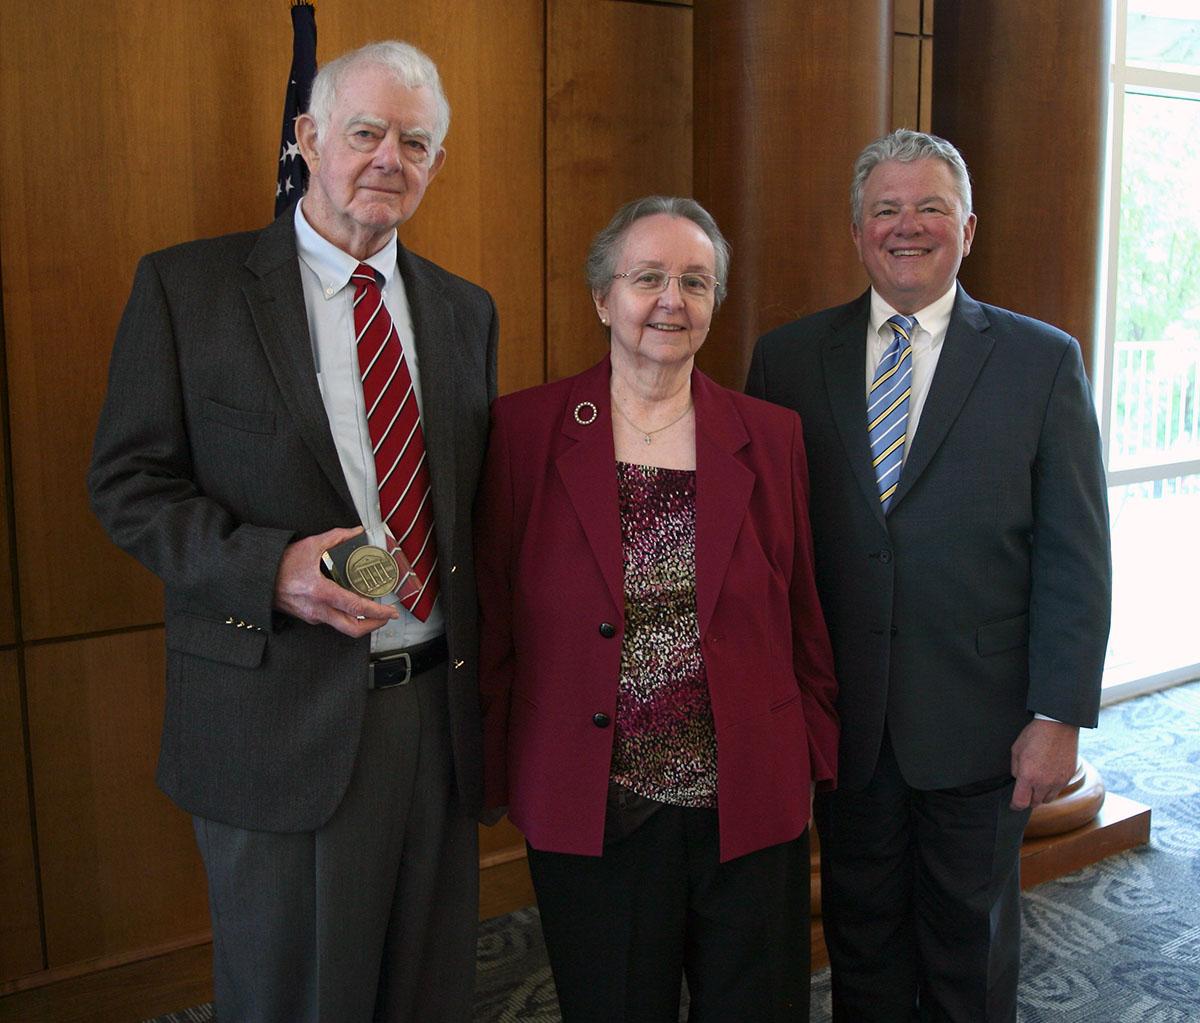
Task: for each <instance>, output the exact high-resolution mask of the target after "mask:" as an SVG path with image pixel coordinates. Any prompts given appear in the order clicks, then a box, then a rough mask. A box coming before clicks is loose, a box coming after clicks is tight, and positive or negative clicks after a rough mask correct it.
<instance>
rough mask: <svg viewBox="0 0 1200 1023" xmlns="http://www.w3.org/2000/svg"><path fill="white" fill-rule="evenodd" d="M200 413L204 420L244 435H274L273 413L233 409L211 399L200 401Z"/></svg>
mask: <svg viewBox="0 0 1200 1023" xmlns="http://www.w3.org/2000/svg"><path fill="white" fill-rule="evenodd" d="M200 412H201V415H203V416H204V418H205V419H207V420H210V421H211V422H214V423H220V424H221V425H222V426H231V427H233V429H235V430H242V431H243V432H245V433H274V432H275V413H274V412H255V411H252V410H250V409H240V408H234V407H233V406H231V405H222V404H221V403H220V402H219V401H213V399H212V398H203V397H202V398H201V399H200Z"/></svg>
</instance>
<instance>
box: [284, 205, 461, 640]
mask: <svg viewBox="0 0 1200 1023" xmlns="http://www.w3.org/2000/svg"><path fill="white" fill-rule="evenodd" d="M303 205H304V200H303V199H302V200H301V201H300V202H299V203H297V204H296V216H295V225H296V249H297V251H298V252H299V255H300V280H301V282H302V284H303V286H304V306H305V309H306V310H307V312H308V330H309V334H310V335H311V337H312V345H313V364H314V365H315V366H316V370H317V383H318V384H319V385H320V388H321V398H322V400H323V401H324V403H325V414H326V416H328V418H329V428H330V430H331V431H332V432H333V442H334V445H335V446H336V447H337V453H338V460H339V461H340V462H341V464H342V472H343V473H344V474H345V477H346V484H347V486H349V488H350V496H351V497H352V498H353V499H354V509H355V511H357V512H358V517H359V520H360V521H361V523H362V525H363V526H364V527H365V528H366V531H367V536H368V537H369V538H370V540H371V542H372V543H373V544H375V545H377V546H380V547H382V546H385V544H384V526H383V517H382V514H381V513H380V511H379V487H378V484H377V482H376V477H375V456H374V453H373V452H372V445H371V433H370V430H369V429H368V427H367V410H366V404H365V402H364V401H363V393H362V377H361V375H360V374H359V369H358V353H357V351H356V349H355V344H354V339H355V331H354V288H353V286H351V284H350V275H351V274H352V273H353V272H354V270H355V269H356V268H357V266H358V262H359V261H358V260H357V259H355V258H354V257H353V256H351V255H350V254H349V253H346V252H343V251H342V250H341V249H339V248H338V247H337V246H336V245H334V244H332V243H331V242H328V241H326V240H325V239H324V238H322V237H321V236H320V235H319V234H317V232H316V231H314V230H313V228H312V226H311V225H310V224H309V223H308V221H307V220H305V219H304V211H303ZM363 262H365V263H366V264H367V265H368V266H370V267H372V268H373V269H374V270H375V271H376V272H378V274H379V275H380V276H381V277H382V278H383V281H384V284H383V303H384V305H385V306H387V310H388V312H389V313H390V314H391V317H392V322H393V323H394V324H395V326H396V334H397V336H398V337H399V339H400V345H401V347H402V348H403V349H404V358H405V360H406V361H407V362H408V370H409V373H411V374H412V381H413V394H414V395H415V396H416V399H417V408H418V409H420V410H423V409H424V405H423V404H422V400H421V373H420V368H419V364H418V361H417V350H416V346H415V344H414V342H413V326H412V315H411V313H410V311H409V308H408V296H407V294H406V293H405V291H404V281H403V279H402V278H401V277H400V272H399V270H398V269H397V267H396V235H395V234H394V233H393V234H392V236H391V238H390V239H389V241H388V243H387V244H386V245H385V246H384V247H383V248H382V249H380V250H379V251H378V252H376V253H375V254H374V255H373V256H371V257H369V258H368V259H366V260H363ZM343 525H346V526H354V525H355V523H353V522H346V523H343ZM435 535H436V534H435ZM381 603H385V604H391V605H393V606H395V607H396V608H397V609H398V610H399V611H400V617H399V618H398V619H397V620H396V621H389V622H388V623H387V624H386V625H384V626H383V627H382V628H380V629H376V630H375V632H373V633H372V634H371V652H372V653H382V652H384V651H387V650H396V649H400V648H403V647H408V646H413V645H414V644H416V643H423V642H424V641H426V640H429V639H434V638H435V637H437V636H440V635H441V634H442V633H443V632H445V631H446V622H445V615H444V613H443V611H442V602H441V597H440V596H439V597H438V599H437V601H436V602H435V603H434V605H433V610H432V612H431V613H430V615H429V619H428V620H427V621H424V622H422V621H420V620H419V619H418V618H417V617H416V616H415V615H413V614H412V613H411V612H409V611H408V610H407V609H406V608H404V607H402V606H401V605H400V603H399V601H398V600H397V599H396V597H395V596H388V597H385V598H383V600H382V601H381Z"/></svg>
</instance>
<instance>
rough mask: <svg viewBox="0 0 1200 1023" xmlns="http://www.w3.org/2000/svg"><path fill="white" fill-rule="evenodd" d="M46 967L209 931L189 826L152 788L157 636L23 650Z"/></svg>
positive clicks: (159, 701)
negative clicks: (46, 958)
mask: <svg viewBox="0 0 1200 1023" xmlns="http://www.w3.org/2000/svg"><path fill="white" fill-rule="evenodd" d="M25 667H26V687H27V691H28V701H29V734H30V747H31V751H32V761H33V776H34V779H35V792H34V798H35V801H36V811H37V821H38V837H39V857H40V863H41V877H42V892H43V901H44V906H45V927H46V948H47V957H48V960H49V964H48V965H49V967H50V968H52V969H53V968H55V967H60V966H65V965H67V964H69V963H73V962H78V961H79V960H82V959H88V958H92V957H95V956H102V955H109V954H113V953H119V952H128V951H132V950H136V949H142V948H151V947H154V946H156V945H159V944H161V943H165V942H169V941H172V940H174V939H177V938H180V937H181V936H185V935H188V934H194V933H199V932H203V931H205V930H207V928H208V904H207V896H206V888H205V882H204V873H203V868H202V866H201V863H200V857H199V854H198V853H197V851H196V844H195V840H194V838H193V835H192V825H191V820H190V818H189V817H188V816H187V815H186V814H184V813H183V812H182V811H180V810H178V809H176V808H175V807H173V806H171V805H170V803H169V802H168V800H167V798H166V796H164V795H163V794H162V793H161V792H159V791H158V789H157V788H155V786H154V766H155V760H156V757H157V750H158V736H159V731H160V728H161V725H162V709H163V693H164V690H163V671H164V651H163V635H162V631H161V630H160V629H146V630H142V631H137V632H129V633H124V634H120V635H112V636H105V637H100V638H92V639H85V640H78V641H71V642H62V643H47V644H44V645H40V646H36V647H32V648H30V649H28V650H27V651H26V662H25Z"/></svg>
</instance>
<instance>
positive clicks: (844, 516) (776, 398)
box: [747, 287, 1111, 789]
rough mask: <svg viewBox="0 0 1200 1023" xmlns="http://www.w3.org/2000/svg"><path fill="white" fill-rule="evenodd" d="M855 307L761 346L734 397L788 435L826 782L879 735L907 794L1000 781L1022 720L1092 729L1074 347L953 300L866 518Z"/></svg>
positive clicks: (1091, 457)
mask: <svg viewBox="0 0 1200 1023" xmlns="http://www.w3.org/2000/svg"><path fill="white" fill-rule="evenodd" d="M869 310H870V292H868V293H867V294H865V295H863V296H862V297H860V298H859V299H857V300H856V301H854V302H851V303H850V304H848V305H845V306H840V307H838V308H834V309H828V310H825V311H824V312H820V313H817V314H815V315H813V316H809V317H807V318H805V319H802V320H799V321H796V322H794V323H790V324H787V325H786V326H783V327H780V328H778V329H777V330H774V331H772V332H771V333H769V334H767V335H766V336H765V337H763V338H762V339H761V340H760V341H759V343H758V346H757V348H756V350H755V353H754V358H753V361H752V364H751V367H750V375H749V380H748V383H747V391H748V393H750V394H754V395H757V396H759V397H762V398H766V399H768V400H770V401H773V402H776V403H778V404H780V405H784V406H787V407H788V408H792V409H795V410H796V411H797V412H799V413H800V417H801V420H802V422H803V424H804V437H805V445H806V447H807V450H808V464H809V472H810V476H811V487H812V498H811V503H810V511H811V517H812V529H813V541H814V549H815V552H816V569H817V586H818V590H819V592H820V595H821V601H822V605H823V607H824V609H825V616H826V620H827V622H828V624H829V630H830V636H831V639H832V642H833V650H834V661H835V672H836V675H837V678H838V682H839V686H840V691H839V698H838V712H839V716H840V718H841V721H842V742H841V747H840V767H839V784H840V785H841V786H843V787H847V788H851V789H854V788H860V787H862V786H863V785H865V784H866V783H867V781H868V780H869V779H870V777H871V774H872V772H873V770H874V767H875V762H876V759H877V756H878V753H879V749H880V744H881V741H882V737H883V730H884V721H885V718H886V720H887V723H888V728H889V731H890V734H891V737H892V742H893V745H894V747H895V751H896V756H897V759H898V762H899V764H900V768H901V770H902V772H903V774H904V776H905V778H906V780H907V781H908V782H909V783H910V784H911V785H913V786H914V787H916V788H921V789H933V788H948V787H952V786H959V785H966V784H970V783H973V782H977V781H982V780H984V779H989V778H994V777H998V776H1003V775H1005V774H1007V773H1008V772H1009V770H1010V747H1011V745H1012V743H1013V741H1014V739H1016V737H1017V734H1018V733H1019V732H1020V731H1021V729H1022V728H1023V727H1024V726H1025V724H1026V723H1027V722H1028V721H1029V720H1030V718H1031V716H1032V714H1033V713H1035V712H1037V713H1041V714H1045V715H1047V716H1049V717H1052V718H1056V719H1058V720H1061V721H1065V722H1069V723H1072V724H1077V725H1082V726H1092V725H1094V724H1095V722H1096V715H1097V710H1098V705H1099V694H1100V678H1101V672H1102V669H1103V664H1104V654H1105V646H1106V642H1107V636H1108V626H1109V603H1110V587H1111V580H1110V561H1109V535H1108V513H1107V504H1106V491H1105V480H1104V468H1103V464H1102V458H1101V451H1100V439H1099V434H1098V430H1097V425H1096V416H1095V410H1094V407H1093V404H1092V397H1091V393H1090V390H1089V387H1088V383H1087V379H1086V377H1085V375H1084V370H1083V364H1082V360H1081V358H1080V352H1079V346H1078V345H1077V344H1076V342H1075V341H1074V340H1073V339H1072V338H1070V337H1069V336H1067V335H1066V334H1064V333H1063V332H1062V331H1059V330H1057V329H1055V328H1054V327H1051V326H1048V325H1047V324H1044V323H1040V322H1038V321H1037V320H1032V319H1029V318H1028V317H1024V316H1019V315H1017V314H1015V313H1011V312H1008V311H1006V310H1004V309H998V308H996V307H994V306H988V305H982V304H980V303H978V302H976V301H974V300H973V299H972V298H970V296H968V295H967V294H966V292H964V291H963V290H962V288H961V287H960V288H959V289H958V295H957V297H956V300H955V303H954V309H953V313H952V315H951V318H950V325H949V329H948V331H947V334H946V338H945V342H944V348H943V349H942V352H941V356H940V359H939V361H938V365H937V370H936V373H935V375H934V377H933V380H932V383H931V385H930V391H929V395H928V398H927V399H926V404H925V406H924V408H923V410H922V413H921V419H920V423H919V426H918V429H917V432H916V436H915V437H914V439H913V443H912V446H911V448H910V450H909V454H908V457H907V460H906V462H905V465H904V470H903V473H902V475H901V477H900V484H899V488H898V490H897V492H896V495H895V498H894V501H893V503H892V506H891V509H890V511H889V513H888V515H887V517H886V519H885V517H884V515H883V514H882V513H881V511H880V504H879V497H878V491H877V489H876V484H875V480H874V475H873V473H872V469H871V460H870V454H869V449H868V444H867V430H866V394H865V391H866V386H865V372H866V351H865V345H866V334H867V318H868V314H869Z"/></svg>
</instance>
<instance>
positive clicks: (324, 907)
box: [89, 42, 497, 1023]
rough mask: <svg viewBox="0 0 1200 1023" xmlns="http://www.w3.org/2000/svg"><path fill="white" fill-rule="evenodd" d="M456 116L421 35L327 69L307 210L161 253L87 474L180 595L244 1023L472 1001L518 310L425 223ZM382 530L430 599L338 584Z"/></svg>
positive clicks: (176, 774) (174, 763)
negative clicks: (492, 604) (486, 559)
mask: <svg viewBox="0 0 1200 1023" xmlns="http://www.w3.org/2000/svg"><path fill="white" fill-rule="evenodd" d="M449 119H450V111H449V107H448V105H447V103H446V99H445V96H444V95H443V93H442V88H441V83H440V81H439V78H438V73H437V69H436V67H435V66H434V64H433V62H432V61H430V60H429V58H428V57H427V56H425V55H424V54H423V53H421V52H420V51H419V50H416V49H415V48H413V47H411V46H409V45H407V44H404V43H398V42H386V43H376V44H372V45H370V46H367V47H364V48H363V49H361V50H357V51H355V52H353V53H349V54H347V55H345V56H343V57H341V58H339V59H338V60H336V61H333V62H332V63H329V64H326V65H325V67H324V68H323V69H322V70H321V72H320V74H319V75H318V76H317V80H316V82H315V83H314V86H313V92H312V100H311V105H310V111H309V113H308V114H306V115H304V116H302V117H301V118H300V119H299V121H298V122H297V137H298V140H299V143H300V147H301V152H302V153H303V155H304V158H305V160H306V161H307V163H308V166H309V168H310V171H311V184H310V186H309V189H308V191H307V193H306V195H305V196H304V198H303V200H302V201H301V203H300V204H299V205H298V206H297V207H296V209H295V211H294V214H293V213H292V212H289V213H287V214H285V215H284V216H282V217H281V218H280V219H279V220H277V221H276V222H275V223H274V224H272V225H270V226H269V227H267V228H265V229H264V230H261V231H255V232H248V233H245V234H236V235H230V236H227V237H222V238H215V239H210V240H205V241H197V242H193V243H190V244H186V245H181V246H178V247H176V248H173V249H168V250H166V251H163V252H157V253H154V254H152V255H149V256H147V257H145V258H144V259H143V260H142V261H141V264H140V266H139V267H138V271H137V276H136V279H135V281H134V286H133V293H132V296H131V297H130V300H129V304H128V306H127V308H126V311H125V315H124V318H123V319H122V321H121V326H120V329H119V332H118V335H117V340H116V345H115V348H114V350H113V356H112V365H111V369H110V378H109V391H108V398H107V400H106V402H105V405H104V410H103V413H102V415H101V419H100V425H99V428H98V430H97V434H96V444H95V451H94V456H93V463H92V468H91V472H90V475H89V485H90V489H91V494H92V503H93V507H94V509H95V511H96V514H97V516H98V517H99V518H100V520H101V522H102V523H103V524H104V525H105V527H106V528H107V530H108V531H109V533H110V534H111V536H112V537H113V539H114V540H115V541H116V542H117V543H118V544H119V545H120V546H121V547H123V548H125V550H127V551H129V552H130V553H131V554H133V556H134V557H136V558H137V559H138V560H140V561H141V562H142V563H143V564H144V565H146V566H147V567H148V568H149V569H150V570H151V571H153V572H155V573H156V574H157V575H158V576H160V577H161V578H162V580H163V583H164V585H165V589H166V618H165V621H166V644H167V655H168V660H167V702H166V715H165V720H164V722H163V737H162V749H161V754H160V758H159V767H158V781H159V784H160V785H161V786H162V788H163V789H164V790H165V791H166V793H167V794H168V795H169V796H170V797H171V798H172V799H173V800H174V801H175V802H176V803H178V804H179V806H181V807H182V808H183V809H185V810H187V811H188V812H189V813H191V814H192V815H193V816H194V820H195V831H196V837H197V841H198V844H199V847H200V851H201V854H202V856H203V859H204V863H205V868H206V870H207V874H208V881H209V896H210V908H211V912H212V923H213V960H214V981H215V989H216V1001H217V1013H218V1016H219V1018H220V1019H222V1020H230V1021H232V1020H237V1021H246V1020H262V1021H267V1020H271V1021H284V1020H286V1021H289V1023H290V1021H300V1020H311V1021H314V1023H315V1021H317V1020H321V1021H357V1020H371V1019H375V1020H395V1021H399V1020H405V1021H416V1020H420V1021H421V1023H429V1021H447V1023H450V1021H453V1023H461V1021H462V1020H465V1019H468V1018H469V1016H470V1011H471V998H472V988H473V978H474V952H475V924H476V914H477V911H478V910H477V887H478V880H477V879H478V855H477V848H476V827H475V818H476V815H477V812H478V809H479V804H480V777H479V775H480V737H479V718H478V697H477V695H476V682H475V652H476V613H477V612H476V595H475V585H474V572H473V566H472V560H471V522H470V516H471V505H472V501H473V498H474V494H475V488H476V482H477V478H478V474H479V469H480V464H481V461H482V458H483V452H484V447H485V443H486V436H485V435H486V430H487V419H488V406H489V403H490V400H491V398H492V397H493V396H494V394H495V390H496V369H495V367H496V337H497V327H496V311H495V307H494V305H493V303H492V300H491V298H490V297H489V296H488V294H487V293H486V292H484V291H483V290H481V289H480V288H478V287H476V286H474V285H472V284H469V283H468V282H466V281H464V280H462V279H460V278H458V277H455V276H454V275H452V274H450V273H448V272H446V271H445V270H442V269H440V268H438V267H437V266H434V265H433V264H432V263H429V262H427V261H426V260H423V259H421V258H420V257H418V256H415V255H413V254H412V253H410V252H408V251H407V250H406V249H405V248H404V247H403V246H402V245H400V244H399V242H398V240H397V235H396V227H397V225H399V224H402V223H404V222H405V221H406V220H407V219H408V218H409V217H411V216H412V215H413V213H414V212H415V211H416V209H417V207H418V205H419V204H420V202H421V198H422V196H423V195H424V193H425V189H426V186H427V185H428V184H429V182H430V181H431V180H432V179H433V178H434V176H435V175H436V174H437V172H438V171H439V169H440V168H441V166H442V163H443V160H444V158H445V151H444V150H443V149H442V140H443V138H444V136H445V134H446V130H447V127H448V125H449ZM362 530H365V537H363V538H365V539H369V540H370V541H371V542H372V545H373V546H376V547H380V548H384V550H385V551H386V552H390V553H392V554H393V558H394V560H396V561H397V562H398V563H400V564H402V565H403V566H404V568H405V569H408V568H409V567H410V566H411V575H408V576H406V577H405V578H406V579H407V580H408V583H409V585H403V586H400V587H398V588H397V589H398V592H396V593H392V592H386V593H384V592H383V591H382V590H381V591H379V599H371V597H370V596H363V595H359V594H358V593H355V592H353V590H351V589H349V588H345V587H343V586H342V585H339V584H338V583H337V582H335V581H333V579H331V578H327V577H326V575H325V574H323V572H322V570H321V566H322V560H323V555H324V554H325V552H327V551H331V550H333V551H334V554H333V555H331V558H330V560H331V562H332V564H333V565H334V568H335V569H337V568H338V567H339V565H341V563H340V561H339V560H338V559H339V558H340V557H341V554H340V553H339V551H340V550H343V549H340V548H339V544H343V543H344V542H346V541H352V543H351V546H353V545H354V543H356V542H358V538H359V534H360V531H362ZM375 556H376V557H378V552H376V553H375ZM376 567H378V565H377V566H376ZM341 568H342V570H343V572H346V571H348V570H347V569H346V567H345V566H344V565H341ZM396 574H397V575H399V571H397V572H396ZM341 578H342V580H343V581H345V579H346V578H348V576H345V575H343V576H341ZM388 588H389V589H391V588H392V587H391V585H390V582H389V583H388ZM366 591H367V592H368V593H369V594H370V593H372V592H374V591H372V590H371V588H370V587H369V586H368V587H367V588H366Z"/></svg>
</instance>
